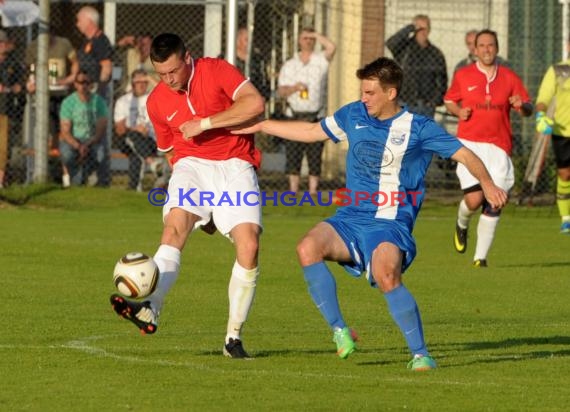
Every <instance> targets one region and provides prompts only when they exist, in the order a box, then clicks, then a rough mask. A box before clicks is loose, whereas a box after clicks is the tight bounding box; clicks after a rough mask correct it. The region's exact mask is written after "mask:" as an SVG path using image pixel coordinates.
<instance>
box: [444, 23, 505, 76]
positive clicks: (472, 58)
mask: <svg viewBox="0 0 570 412" xmlns="http://www.w3.org/2000/svg"><path fill="white" fill-rule="evenodd" d="M477 33H478V31H477V30H469V31H468V32H467V33H465V46H467V50H468V54H467V57H466V58H464V59H462V60H460V61H459V62H457V64H456V65H455V69H454V70H453V73H455V72H456V71H457V70H459V69H461V68H462V67H465V66H467V65H468V64H471V63H475V62H476V61H477V50H476V49H475V37H477ZM497 64H502V65H503V66H507V67H511V66H510V64H509V63H508V62H507V61H506V60H505V59H503V58H502V57H501V56H497Z"/></svg>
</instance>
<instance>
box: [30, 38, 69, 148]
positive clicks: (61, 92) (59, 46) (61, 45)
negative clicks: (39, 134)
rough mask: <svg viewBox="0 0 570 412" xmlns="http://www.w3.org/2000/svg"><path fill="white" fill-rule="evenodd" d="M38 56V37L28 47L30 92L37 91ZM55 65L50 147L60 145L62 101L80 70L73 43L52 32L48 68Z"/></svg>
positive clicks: (50, 97)
mask: <svg viewBox="0 0 570 412" xmlns="http://www.w3.org/2000/svg"><path fill="white" fill-rule="evenodd" d="M37 57H38V40H37V38H36V39H35V40H34V41H32V42H31V43H30V44H29V45H28V47H27V48H26V57H25V62H26V66H27V67H28V68H29V76H28V81H27V83H26V89H27V90H28V93H35V92H36V82H35V68H36V67H37V64H36V61H37ZM53 65H56V66H57V78H56V83H55V84H51V83H50V96H49V114H50V116H49V119H50V144H49V148H50V149H53V148H58V147H59V110H60V108H61V102H62V101H63V99H64V98H65V96H66V95H67V94H68V91H69V87H71V86H72V85H73V82H74V80H75V78H76V76H77V72H78V71H79V62H78V60H77V53H76V51H75V49H74V48H73V46H72V45H71V42H70V41H69V40H68V39H67V38H65V37H61V36H56V35H55V34H54V33H50V35H49V44H48V68H49V67H52V66H53ZM50 81H51V80H50Z"/></svg>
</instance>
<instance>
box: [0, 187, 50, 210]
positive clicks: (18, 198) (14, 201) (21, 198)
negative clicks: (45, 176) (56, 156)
mask: <svg viewBox="0 0 570 412" xmlns="http://www.w3.org/2000/svg"><path fill="white" fill-rule="evenodd" d="M60 189H61V188H60V186H59V185H56V184H33V185H25V186H19V185H14V186H10V187H7V188H5V189H1V190H0V202H6V203H10V204H11V205H15V206H21V205H24V204H26V203H28V202H29V201H30V200H31V199H33V198H34V197H36V196H40V195H43V194H44V193H48V192H51V191H52V190H60Z"/></svg>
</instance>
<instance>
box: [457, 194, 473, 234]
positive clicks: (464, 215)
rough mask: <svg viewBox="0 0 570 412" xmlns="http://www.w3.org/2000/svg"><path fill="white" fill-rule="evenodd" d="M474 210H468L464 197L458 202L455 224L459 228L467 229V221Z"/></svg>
mask: <svg viewBox="0 0 570 412" xmlns="http://www.w3.org/2000/svg"><path fill="white" fill-rule="evenodd" d="M475 212H476V211H475V210H469V208H468V207H467V204H466V203H465V199H462V200H461V202H460V203H459V209H458V210H457V224H458V225H459V227H460V228H461V229H467V228H468V227H469V221H470V220H471V216H473V214H474V213H475Z"/></svg>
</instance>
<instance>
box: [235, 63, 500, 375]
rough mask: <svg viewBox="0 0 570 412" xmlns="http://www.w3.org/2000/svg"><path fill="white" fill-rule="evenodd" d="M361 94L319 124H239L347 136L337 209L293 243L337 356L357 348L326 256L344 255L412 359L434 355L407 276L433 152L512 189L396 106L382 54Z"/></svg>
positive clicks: (485, 182) (366, 72)
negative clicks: (377, 297) (382, 303)
mask: <svg viewBox="0 0 570 412" xmlns="http://www.w3.org/2000/svg"><path fill="white" fill-rule="evenodd" d="M356 75H357V76H358V78H359V79H360V80H361V99H360V101H357V102H354V103H350V104H348V105H346V106H344V107H342V108H341V109H339V110H338V111H337V112H336V113H334V115H332V116H329V117H327V118H325V119H323V120H322V121H321V122H319V123H308V122H297V121H277V120H264V121H262V122H260V123H257V124H255V125H253V126H251V127H249V128H245V129H242V130H239V131H236V132H235V133H253V132H258V131H263V132H265V133H268V134H270V135H275V136H280V137H282V138H285V139H290V140H297V141H303V142H316V141H324V140H327V139H331V140H332V141H333V142H335V143H336V142H341V141H348V153H347V159H346V189H345V190H344V191H343V202H342V203H343V205H344V206H342V207H340V208H339V209H338V210H337V212H336V214H335V215H334V216H333V217H331V218H329V219H326V220H325V221H324V222H320V223H318V224H317V225H316V226H315V227H313V228H312V229H311V230H310V231H309V232H308V233H307V234H306V235H305V237H304V238H303V239H302V240H301V241H300V243H299V244H298V246H297V254H298V257H299V261H300V263H301V265H302V266H303V272H304V275H305V280H306V281H307V284H308V286H309V293H310V294H311V296H312V298H313V301H314V303H315V305H316V306H317V308H318V309H319V311H320V312H321V314H322V315H323V317H324V318H325V320H326V321H327V323H328V324H329V325H330V327H331V329H332V331H333V341H334V342H335V343H336V345H337V354H338V356H339V357H340V358H342V359H345V358H347V357H348V356H349V355H350V354H351V353H352V352H354V350H355V349H356V344H355V342H354V340H355V339H354V336H353V334H352V332H351V330H350V329H349V328H348V326H347V324H346V322H345V320H344V319H343V316H342V314H341V311H340V308H339V303H338V298H337V295H336V282H335V280H334V277H333V275H332V274H331V272H330V271H329V269H328V268H327V266H326V264H325V263H324V261H325V260H329V261H335V262H339V263H340V264H341V265H343V266H344V268H345V269H346V270H347V271H348V272H349V273H351V274H352V275H354V276H361V275H362V274H363V273H366V274H367V275H366V277H367V278H368V280H369V282H370V284H371V285H372V286H377V287H379V289H380V290H381V292H382V293H383V295H384V297H385V299H386V301H387V304H388V308H389V310H390V314H391V315H392V318H393V319H394V321H395V323H396V324H397V325H398V327H399V328H400V330H401V331H402V334H403V335H404V337H405V339H406V342H407V344H408V347H409V349H410V351H411V353H412V356H413V358H412V360H411V361H410V362H409V364H408V367H409V368H410V369H412V370H415V371H421V370H429V369H433V368H435V367H436V363H435V361H434V360H433V358H432V357H431V356H430V355H429V352H428V350H427V347H426V343H425V340H424V335H423V329H422V322H421V318H420V312H419V309H418V307H417V305H416V301H415V299H414V297H413V296H412V295H411V293H410V292H409V291H408V289H406V287H405V286H404V285H403V284H402V273H403V272H404V271H405V270H406V269H407V268H408V267H409V266H410V264H411V263H412V260H413V259H414V257H415V255H416V246H415V241H414V238H413V237H412V229H413V227H414V223H415V220H416V217H417V215H418V212H419V210H420V207H421V204H422V201H423V199H424V191H425V185H424V177H425V174H426V171H427V169H428V167H429V164H430V161H431V159H432V157H433V155H434V154H437V155H439V156H441V157H444V158H452V159H453V160H455V161H458V162H461V163H463V164H464V165H465V166H466V167H467V169H468V170H469V171H470V172H471V173H472V174H473V175H474V176H475V177H477V179H478V180H479V181H480V182H481V187H482V188H483V192H484V194H485V197H486V198H487V200H488V202H489V203H490V204H491V205H493V207H497V208H500V207H503V206H504V205H505V203H506V201H507V194H506V192H505V191H504V190H502V189H501V188H499V187H497V186H496V185H495V184H494V183H493V181H492V180H491V177H490V176H489V173H488V172H487V169H486V168H485V166H484V165H483V163H482V162H481V160H479V158H478V157H477V156H475V155H474V154H473V152H471V151H470V150H469V149H467V148H465V147H464V146H463V145H462V144H461V143H460V142H459V140H457V139H456V138H455V137H454V136H451V135H450V134H448V133H447V132H446V131H445V130H443V129H442V128H441V127H440V126H438V125H437V124H436V123H435V122H434V121H433V120H432V119H431V118H428V117H424V116H421V115H417V114H412V113H410V112H409V111H408V110H407V109H406V108H405V107H400V106H399V105H398V103H397V102H398V93H399V91H400V87H401V85H402V70H401V68H400V67H399V66H398V65H397V64H396V62H394V61H393V60H391V59H388V58H385V57H382V58H379V59H377V60H375V61H374V62H372V63H370V64H368V65H366V66H364V67H363V68H361V69H359V70H358V71H357V72H356Z"/></svg>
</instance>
